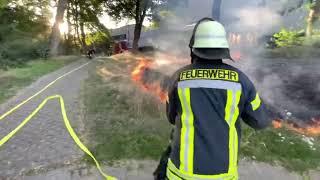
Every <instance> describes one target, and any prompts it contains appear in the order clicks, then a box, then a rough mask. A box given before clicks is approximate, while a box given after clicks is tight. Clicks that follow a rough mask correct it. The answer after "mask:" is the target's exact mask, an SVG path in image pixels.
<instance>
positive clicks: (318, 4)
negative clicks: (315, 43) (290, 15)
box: [306, 0, 320, 37]
mask: <svg viewBox="0 0 320 180" xmlns="http://www.w3.org/2000/svg"><path fill="white" fill-rule="evenodd" d="M319 14H320V0H316V1H315V2H314V4H313V5H312V7H311V9H310V11H309V16H308V19H307V29H306V36H307V37H310V36H312V34H313V26H314V23H315V21H316V20H317V19H318V18H319Z"/></svg>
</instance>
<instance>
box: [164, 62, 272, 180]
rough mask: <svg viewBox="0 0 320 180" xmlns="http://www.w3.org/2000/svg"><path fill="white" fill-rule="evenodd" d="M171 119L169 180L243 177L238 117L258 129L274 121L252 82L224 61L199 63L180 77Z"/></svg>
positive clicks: (174, 88) (169, 108)
mask: <svg viewBox="0 0 320 180" xmlns="http://www.w3.org/2000/svg"><path fill="white" fill-rule="evenodd" d="M167 115H168V118H169V121H170V122H171V123H172V124H175V126H176V128H175V133H174V137H173V143H172V152H171V155H170V159H169V163H168V167H167V177H168V178H169V179H170V180H172V179H179V180H180V179H181V180H184V179H185V180H198V179H199V180H220V179H221V180H222V179H223V180H236V179H238V170H237V169H238V168H237V165H238V149H239V144H240V143H239V141H240V136H241V128H240V121H239V118H240V117H241V118H242V119H243V120H244V121H245V122H246V123H247V124H248V125H250V126H251V127H253V128H255V129H261V128H264V127H266V126H267V125H268V124H269V123H270V121H269V120H267V116H266V112H265V107H264V104H263V103H262V101H261V99H260V96H259V95H258V93H257V92H256V90H255V88H254V86H253V84H252V83H251V81H250V80H249V79H248V78H247V76H245V75H244V74H243V73H242V72H240V71H239V70H238V69H236V68H234V67H232V66H229V65H227V64H223V63H214V64H212V63H210V64H199V63H196V64H192V65H189V66H186V67H185V68H183V69H181V70H179V71H178V72H177V73H175V75H174V77H173V83H172V85H171V88H170V90H169V101H168V103H167Z"/></svg>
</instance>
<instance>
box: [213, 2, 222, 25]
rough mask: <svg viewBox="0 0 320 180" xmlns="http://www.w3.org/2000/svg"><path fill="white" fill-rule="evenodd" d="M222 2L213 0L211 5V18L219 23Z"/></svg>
mask: <svg viewBox="0 0 320 180" xmlns="http://www.w3.org/2000/svg"><path fill="white" fill-rule="evenodd" d="M221 4H222V0H214V1H213V5H212V18H213V19H215V20H217V21H220V13H221Z"/></svg>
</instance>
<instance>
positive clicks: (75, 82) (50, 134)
mask: <svg viewBox="0 0 320 180" xmlns="http://www.w3.org/2000/svg"><path fill="white" fill-rule="evenodd" d="M86 62H87V60H85V59H83V60H79V61H77V62H74V63H72V64H70V65H68V66H66V67H64V68H62V69H60V70H58V71H56V72H53V73H50V74H48V75H46V76H44V77H42V78H40V79H39V80H38V81H36V82H35V83H33V84H32V85H30V86H29V87H27V88H25V89H24V90H22V91H21V92H19V93H18V95H17V96H15V97H13V98H12V99H10V100H9V101H8V102H6V103H5V104H3V105H1V106H0V115H2V114H3V113H5V112H6V111H8V110H9V109H11V108H12V107H14V106H15V105H17V104H19V103H20V102H22V101H23V100H25V99H27V98H28V97H30V96H31V95H33V94H35V93H36V92H38V91H39V90H40V89H42V88H43V87H45V86H46V85H47V84H49V83H50V82H52V81H53V80H55V79H56V78H58V77H59V76H61V75H62V74H64V73H66V72H69V71H71V70H72V69H75V68H77V67H79V66H80V65H82V64H85V63H86ZM92 64H93V63H90V64H88V65H87V66H84V67H83V68H82V69H80V70H78V71H75V72H73V73H72V74H70V75H68V76H66V77H64V78H63V79H61V80H59V81H58V82H57V83H56V84H54V85H53V86H51V87H50V88H49V89H47V90H46V91H44V92H43V93H42V94H40V95H39V96H38V97H36V98H34V99H32V100H31V101H30V102H28V103H27V104H25V105H23V106H22V107H21V108H20V109H18V110H17V111H16V112H14V113H13V114H12V115H10V116H8V117H7V118H5V119H4V120H2V121H0V137H3V136H4V135H6V134H7V133H9V132H10V131H11V130H13V128H15V127H16V126H17V125H19V123H20V122H21V121H22V120H23V119H24V118H26V117H27V116H28V115H29V114H30V113H31V112H32V111H33V110H34V109H35V108H36V107H37V106H38V105H39V104H40V103H41V102H42V101H43V100H44V99H45V98H46V97H47V96H50V95H56V94H59V95H62V96H63V97H64V100H65V105H66V110H67V113H68V116H69V120H70V121H71V124H72V125H73V126H76V127H78V129H79V127H80V126H79V124H80V123H81V122H80V121H81V120H80V113H81V112H80V110H79V102H80V99H79V95H80V88H81V82H82V81H83V80H84V79H85V78H86V77H87V74H88V69H89V67H90V66H92ZM81 156H82V152H81V151H80V150H79V149H78V147H77V146H76V144H75V143H74V142H73V140H72V139H71V137H70V136H69V134H68V132H67V130H66V128H65V127H64V123H63V120H62V117H61V111H60V104H59V103H58V100H53V101H49V102H48V103H47V105H46V106H45V107H44V108H43V109H42V110H41V111H40V112H39V114H38V115H36V116H35V117H34V118H33V119H32V120H31V121H30V122H29V123H28V124H27V125H26V126H25V127H24V128H23V129H21V131H20V132H18V134H17V135H16V136H14V137H13V138H12V139H11V140H10V141H8V142H7V143H6V144H4V145H3V146H2V147H1V148H0V179H18V176H19V174H22V173H24V172H27V171H28V170H30V169H34V168H39V167H42V166H49V165H52V164H56V165H60V164H68V163H69V162H72V161H73V160H75V159H78V158H79V157H81Z"/></svg>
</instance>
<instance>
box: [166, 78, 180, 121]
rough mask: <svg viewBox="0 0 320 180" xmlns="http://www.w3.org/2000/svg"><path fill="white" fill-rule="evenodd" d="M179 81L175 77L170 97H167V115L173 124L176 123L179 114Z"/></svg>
mask: <svg viewBox="0 0 320 180" xmlns="http://www.w3.org/2000/svg"><path fill="white" fill-rule="evenodd" d="M177 94H178V93H177V81H176V80H175V78H174V77H173V78H172V79H171V83H170V86H169V89H168V98H167V103H166V105H167V117H168V120H169V122H170V123H171V124H173V125H174V124H175V120H176V116H177V101H178V99H177Z"/></svg>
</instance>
